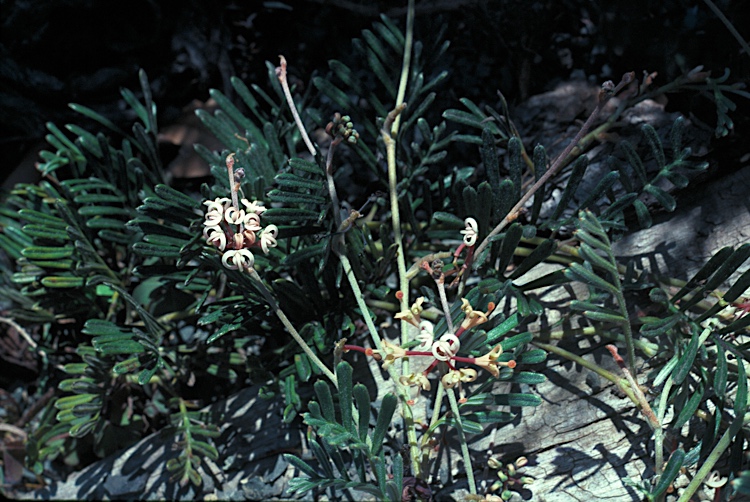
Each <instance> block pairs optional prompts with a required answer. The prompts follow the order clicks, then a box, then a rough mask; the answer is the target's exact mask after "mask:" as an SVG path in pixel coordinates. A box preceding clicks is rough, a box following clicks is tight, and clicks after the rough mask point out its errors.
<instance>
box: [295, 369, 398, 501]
mask: <svg viewBox="0 0 750 502" xmlns="http://www.w3.org/2000/svg"><path fill="white" fill-rule="evenodd" d="M336 376H337V378H338V383H339V388H338V392H337V394H336V397H337V398H338V399H337V400H334V396H333V394H332V392H331V389H330V387H329V386H328V384H327V383H325V382H323V381H317V382H316V383H315V394H316V396H317V401H311V402H310V403H309V405H308V406H309V410H310V411H309V412H307V413H305V415H304V420H305V423H307V424H308V425H309V426H310V427H311V428H312V429H313V430H314V431H315V434H314V435H312V434H311V435H308V445H309V447H310V450H311V452H312V454H313V456H314V458H315V461H316V465H317V467H318V469H316V468H315V467H313V466H312V465H310V463H308V462H305V461H304V460H302V459H301V458H299V457H297V456H295V455H291V454H285V455H284V457H285V458H286V459H287V460H288V461H289V462H290V463H291V464H292V465H294V466H295V467H297V468H298V469H299V470H300V471H301V472H302V473H304V474H306V475H307V476H306V477H298V478H295V479H293V480H292V481H291V482H290V485H289V489H290V490H291V491H292V492H299V493H306V492H308V491H311V490H325V489H328V488H331V489H333V490H334V493H340V491H341V490H347V489H348V490H352V491H355V492H363V493H367V494H368V495H367V496H370V497H375V498H377V499H379V500H386V499H387V500H397V499H398V498H399V497H400V496H401V493H402V490H403V459H402V458H401V455H400V453H399V452H398V451H397V450H396V451H394V450H391V452H390V457H391V458H390V463H391V464H392V468H393V471H392V472H391V476H389V475H388V472H387V468H386V465H387V464H386V457H385V451H386V449H385V448H384V447H383V442H384V441H385V439H386V434H387V430H388V428H389V426H390V424H391V419H392V418H393V414H394V412H395V411H396V407H397V405H398V399H397V398H396V396H395V395H393V394H386V395H385V396H384V397H383V400H382V402H381V403H380V405H379V407H378V410H377V413H376V414H375V415H376V416H375V427H374V429H372V431H370V415H371V409H372V407H373V405H372V403H371V400H370V395H369V392H368V390H367V387H365V386H364V385H363V384H361V383H357V384H356V385H354V384H353V381H352V367H351V366H350V365H349V363H347V362H345V361H344V362H341V363H339V365H338V366H337V367H336ZM389 477H390V478H391V479H389Z"/></svg>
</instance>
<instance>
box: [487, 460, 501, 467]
mask: <svg viewBox="0 0 750 502" xmlns="http://www.w3.org/2000/svg"><path fill="white" fill-rule="evenodd" d="M487 465H488V466H489V468H490V469H499V468H501V467H502V466H503V464H502V462H500V460H499V459H498V458H497V457H490V459H489V460H487Z"/></svg>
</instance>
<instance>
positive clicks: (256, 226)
mask: <svg viewBox="0 0 750 502" xmlns="http://www.w3.org/2000/svg"><path fill="white" fill-rule="evenodd" d="M242 224H243V225H245V230H250V231H251V232H257V231H258V230H260V216H258V215H257V214H255V213H247V214H245V218H244V219H243V220H242Z"/></svg>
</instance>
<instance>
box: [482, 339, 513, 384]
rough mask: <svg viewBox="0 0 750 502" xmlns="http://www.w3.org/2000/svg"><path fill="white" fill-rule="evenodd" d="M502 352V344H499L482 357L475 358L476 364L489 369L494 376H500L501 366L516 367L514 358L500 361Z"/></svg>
mask: <svg viewBox="0 0 750 502" xmlns="http://www.w3.org/2000/svg"><path fill="white" fill-rule="evenodd" d="M502 353H503V347H502V345H500V344H497V345H495V347H494V348H493V349H492V350H491V351H489V352H488V353H486V354H485V355H483V356H482V357H477V358H476V359H474V364H475V365H477V366H479V367H480V368H482V369H484V370H487V371H489V372H490V373H492V376H494V377H495V378H497V377H498V376H500V369H499V366H507V367H508V368H515V367H516V362H515V361H514V360H512V359H511V360H510V361H507V362H500V361H498V358H499V357H500V354H502Z"/></svg>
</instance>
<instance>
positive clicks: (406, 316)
mask: <svg viewBox="0 0 750 502" xmlns="http://www.w3.org/2000/svg"><path fill="white" fill-rule="evenodd" d="M424 301H425V298H424V296H420V297H419V298H417V299H416V301H415V302H414V303H413V304H412V306H411V307H410V308H409V310H404V311H402V312H399V313H398V314H396V315H395V316H394V317H395V318H396V319H401V320H402V321H406V322H408V323H409V324H411V325H412V326H414V327H415V328H419V327H420V326H419V323H421V322H422V318H421V317H419V314H421V313H422V311H423V310H424V309H423V308H422V304H423V303H424Z"/></svg>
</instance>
